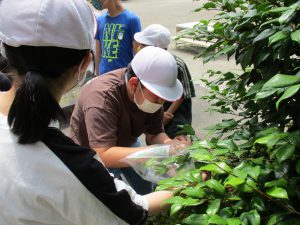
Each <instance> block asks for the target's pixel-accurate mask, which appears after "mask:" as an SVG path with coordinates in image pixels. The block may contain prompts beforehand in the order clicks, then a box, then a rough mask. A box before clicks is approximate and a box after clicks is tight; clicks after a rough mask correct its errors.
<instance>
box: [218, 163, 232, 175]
mask: <svg viewBox="0 0 300 225" xmlns="http://www.w3.org/2000/svg"><path fill="white" fill-rule="evenodd" d="M216 165H217V166H218V167H219V168H221V169H222V170H223V171H225V172H227V173H230V172H231V168H230V166H228V165H227V164H226V163H224V162H218V163H216Z"/></svg>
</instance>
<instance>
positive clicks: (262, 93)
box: [255, 89, 277, 101]
mask: <svg viewBox="0 0 300 225" xmlns="http://www.w3.org/2000/svg"><path fill="white" fill-rule="evenodd" d="M276 91H277V90H276V89H273V90H267V91H260V92H258V93H257V94H256V95H255V100H256V101H257V100H259V99H264V98H267V97H269V96H271V95H273V94H274V93H275V92H276Z"/></svg>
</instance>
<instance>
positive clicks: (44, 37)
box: [0, 0, 97, 50]
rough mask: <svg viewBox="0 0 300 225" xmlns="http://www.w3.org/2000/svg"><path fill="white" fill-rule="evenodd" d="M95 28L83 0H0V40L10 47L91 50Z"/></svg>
mask: <svg viewBox="0 0 300 225" xmlns="http://www.w3.org/2000/svg"><path fill="white" fill-rule="evenodd" d="M96 27H97V26H96V22H95V16H94V13H93V11H92V10H91V8H90V7H89V5H88V4H87V3H86V1H85V0H0V40H1V41H2V42H4V43H6V44H7V45H10V46H14V47H18V46H21V45H28V46H53V47H63V48H72V49H78V50H81V49H92V48H93V43H94V34H95V31H96Z"/></svg>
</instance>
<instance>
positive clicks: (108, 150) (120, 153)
mask: <svg viewBox="0 0 300 225" xmlns="http://www.w3.org/2000/svg"><path fill="white" fill-rule="evenodd" d="M146 148H147V147H104V148H95V147H94V148H93V149H94V150H95V151H96V152H97V154H98V155H99V157H100V158H101V160H102V162H103V163H104V165H105V166H106V167H107V168H124V167H129V166H130V165H128V164H127V163H124V162H121V159H124V158H125V157H126V156H128V155H131V154H133V153H135V152H138V151H141V150H145V149H146Z"/></svg>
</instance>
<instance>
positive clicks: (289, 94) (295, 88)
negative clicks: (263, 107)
mask: <svg viewBox="0 0 300 225" xmlns="http://www.w3.org/2000/svg"><path fill="white" fill-rule="evenodd" d="M299 89H300V84H297V85H294V86H291V87H289V88H288V89H287V90H286V91H285V92H284V93H283V95H282V96H281V97H280V99H278V101H277V102H276V109H277V110H278V106H279V104H280V102H281V101H282V100H284V99H287V98H290V97H292V96H293V95H295V94H296V93H297V92H298V90H299Z"/></svg>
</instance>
